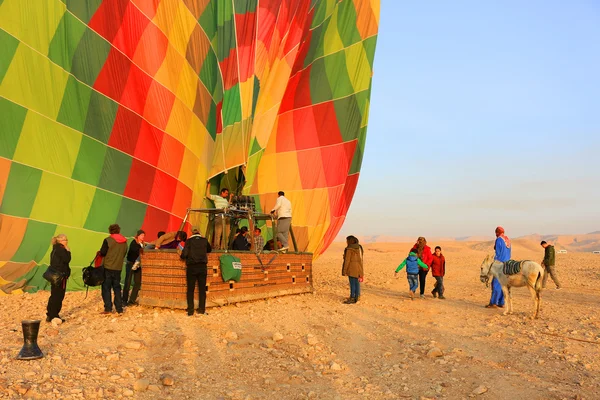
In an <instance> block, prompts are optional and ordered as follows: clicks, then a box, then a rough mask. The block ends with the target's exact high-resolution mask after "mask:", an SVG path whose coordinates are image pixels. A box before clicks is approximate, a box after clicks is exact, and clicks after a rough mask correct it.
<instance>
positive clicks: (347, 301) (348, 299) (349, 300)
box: [342, 297, 353, 304]
mask: <svg viewBox="0 0 600 400" xmlns="http://www.w3.org/2000/svg"><path fill="white" fill-rule="evenodd" d="M352 299H353V297H348V298H347V299H346V300H344V301H343V302H342V303H344V304H352Z"/></svg>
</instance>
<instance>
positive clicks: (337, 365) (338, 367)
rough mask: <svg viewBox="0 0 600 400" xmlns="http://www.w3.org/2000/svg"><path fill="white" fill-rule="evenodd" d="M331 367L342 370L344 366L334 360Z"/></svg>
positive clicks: (334, 369)
mask: <svg viewBox="0 0 600 400" xmlns="http://www.w3.org/2000/svg"><path fill="white" fill-rule="evenodd" d="M329 367H330V368H331V370H332V371H341V370H342V367H341V366H340V364H338V363H336V362H335V361H332V362H331V364H330V365H329Z"/></svg>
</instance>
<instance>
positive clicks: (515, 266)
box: [503, 260, 525, 275]
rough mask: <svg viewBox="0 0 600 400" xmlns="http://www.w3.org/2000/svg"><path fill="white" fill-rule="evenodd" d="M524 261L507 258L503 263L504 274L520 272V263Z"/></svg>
mask: <svg viewBox="0 0 600 400" xmlns="http://www.w3.org/2000/svg"><path fill="white" fill-rule="evenodd" d="M524 262H525V261H515V260H508V261H507V262H505V263H504V270H503V272H504V275H514V274H518V273H519V272H521V265H522V264H523V263H524Z"/></svg>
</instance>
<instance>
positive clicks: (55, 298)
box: [46, 279, 67, 319]
mask: <svg viewBox="0 0 600 400" xmlns="http://www.w3.org/2000/svg"><path fill="white" fill-rule="evenodd" d="M66 291H67V286H66V281H65V280H64V279H63V281H62V283H61V284H60V285H52V286H51V288H50V298H49V299H48V307H47V308H46V316H48V318H50V319H53V318H58V314H60V310H61V309H62V303H63V299H64V298H65V292H66Z"/></svg>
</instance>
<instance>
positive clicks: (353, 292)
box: [342, 236, 365, 304]
mask: <svg viewBox="0 0 600 400" xmlns="http://www.w3.org/2000/svg"><path fill="white" fill-rule="evenodd" d="M363 255H364V250H363V248H362V246H361V245H360V244H359V243H358V238H356V237H354V236H348V237H347V238H346V248H345V249H344V262H343V264H342V276H347V277H348V280H349V281H350V297H349V298H347V299H346V300H345V301H344V303H345V304H355V303H358V301H359V300H360V280H361V279H362V278H363V277H364V275H365V273H364V269H363V267H364V264H363Z"/></svg>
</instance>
